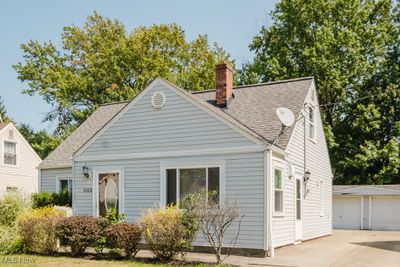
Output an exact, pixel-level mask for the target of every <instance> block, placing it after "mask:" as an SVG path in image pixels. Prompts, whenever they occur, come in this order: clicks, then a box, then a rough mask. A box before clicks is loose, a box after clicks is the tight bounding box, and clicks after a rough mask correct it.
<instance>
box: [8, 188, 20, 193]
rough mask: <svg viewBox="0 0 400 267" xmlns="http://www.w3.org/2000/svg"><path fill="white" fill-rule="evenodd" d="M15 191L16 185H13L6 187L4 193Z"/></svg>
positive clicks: (16, 189)
mask: <svg viewBox="0 0 400 267" xmlns="http://www.w3.org/2000/svg"><path fill="white" fill-rule="evenodd" d="M17 191H18V187H14V186H7V187H6V193H16V192H17Z"/></svg>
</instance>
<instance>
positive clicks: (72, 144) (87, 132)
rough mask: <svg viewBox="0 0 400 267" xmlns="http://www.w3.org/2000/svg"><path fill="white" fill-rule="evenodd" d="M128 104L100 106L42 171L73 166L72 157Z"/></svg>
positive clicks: (64, 143)
mask: <svg viewBox="0 0 400 267" xmlns="http://www.w3.org/2000/svg"><path fill="white" fill-rule="evenodd" d="M126 104H127V102H120V103H111V104H106V105H102V106H100V107H99V108H98V109H97V110H96V111H95V112H94V113H93V114H92V115H91V116H89V118H87V119H86V120H85V121H84V122H83V123H82V124H81V125H80V126H79V127H78V128H77V129H76V130H75V131H74V132H73V133H72V134H71V135H70V136H69V137H67V139H65V140H64V141H63V142H62V143H61V144H60V145H59V146H58V147H57V148H56V149H55V150H54V151H53V152H51V153H50V154H49V155H48V156H47V158H46V159H44V160H43V161H42V163H41V164H40V165H39V168H40V169H47V168H64V167H71V166H72V155H73V153H74V152H75V151H76V150H77V149H79V148H80V147H81V146H82V145H84V144H85V143H86V142H87V141H88V140H89V139H90V138H91V137H92V136H93V135H94V134H95V133H96V132H97V131H99V130H100V129H101V128H102V127H103V126H104V125H105V124H106V123H107V122H108V121H109V120H110V119H112V118H113V117H114V116H115V115H116V114H117V113H118V112H119V111H121V109H122V108H123V107H125V106H126Z"/></svg>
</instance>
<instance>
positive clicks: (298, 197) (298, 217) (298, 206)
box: [296, 179, 301, 220]
mask: <svg viewBox="0 0 400 267" xmlns="http://www.w3.org/2000/svg"><path fill="white" fill-rule="evenodd" d="M296 220H301V180H300V179H296Z"/></svg>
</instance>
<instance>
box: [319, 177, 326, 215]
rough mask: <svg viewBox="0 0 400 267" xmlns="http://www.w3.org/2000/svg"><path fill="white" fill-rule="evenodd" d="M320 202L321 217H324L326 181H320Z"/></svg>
mask: <svg viewBox="0 0 400 267" xmlns="http://www.w3.org/2000/svg"><path fill="white" fill-rule="evenodd" d="M319 198H320V199H319V201H320V207H319V209H320V211H319V214H320V216H324V210H325V201H324V181H319Z"/></svg>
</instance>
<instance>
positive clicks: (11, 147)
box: [3, 141, 17, 166]
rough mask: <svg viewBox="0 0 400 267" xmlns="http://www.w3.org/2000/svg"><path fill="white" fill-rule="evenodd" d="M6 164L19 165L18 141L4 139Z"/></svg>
mask: <svg viewBox="0 0 400 267" xmlns="http://www.w3.org/2000/svg"><path fill="white" fill-rule="evenodd" d="M3 158H4V161H3V162H4V165H14V166H15V165H17V143H15V142H10V141H4V157H3Z"/></svg>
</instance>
